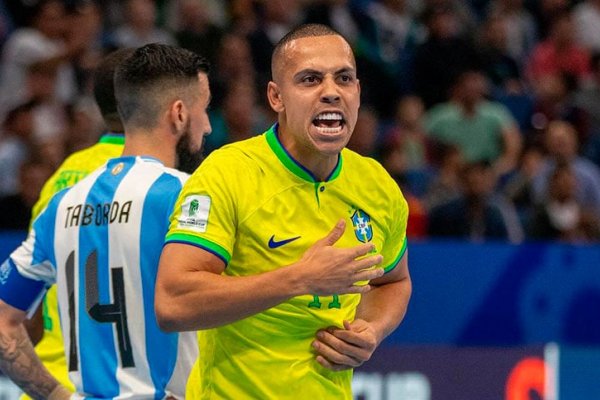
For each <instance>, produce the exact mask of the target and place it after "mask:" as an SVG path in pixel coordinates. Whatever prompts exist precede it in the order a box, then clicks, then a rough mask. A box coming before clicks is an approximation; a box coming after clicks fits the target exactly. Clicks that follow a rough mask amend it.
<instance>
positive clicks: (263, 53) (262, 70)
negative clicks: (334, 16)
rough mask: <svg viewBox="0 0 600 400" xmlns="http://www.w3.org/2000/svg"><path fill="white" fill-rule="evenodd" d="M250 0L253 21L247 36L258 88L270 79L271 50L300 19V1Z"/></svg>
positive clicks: (265, 84) (264, 85)
mask: <svg viewBox="0 0 600 400" xmlns="http://www.w3.org/2000/svg"><path fill="white" fill-rule="evenodd" d="M254 3H255V5H256V10H257V13H256V15H257V20H256V25H255V26H254V30H253V31H251V32H249V34H248V35H247V39H248V43H249V44H250V49H251V52H252V65H254V69H255V70H256V84H257V87H258V88H260V89H261V91H262V90H263V88H264V87H266V86H267V83H268V82H269V80H270V79H271V53H272V52H273V49H274V48H275V44H276V43H277V42H278V41H279V39H281V38H282V37H283V35H285V34H286V33H287V32H288V31H290V30H291V29H292V28H293V27H294V26H296V25H297V24H298V22H300V21H301V20H302V19H303V18H302V13H301V7H300V0H285V1H284V0H257V1H255V2H254ZM263 97H264V96H263Z"/></svg>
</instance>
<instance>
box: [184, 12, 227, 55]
mask: <svg viewBox="0 0 600 400" xmlns="http://www.w3.org/2000/svg"><path fill="white" fill-rule="evenodd" d="M176 7H177V16H178V18H177V24H176V26H175V39H176V40H177V44H178V45H179V46H181V47H183V48H184V49H188V50H191V51H193V52H194V53H197V54H202V55H203V56H204V57H206V58H207V59H208V61H209V62H210V63H211V65H214V63H215V60H216V57H217V51H218V49H219V46H220V43H221V38H222V37H223V34H224V32H223V29H221V28H220V27H219V26H218V25H217V24H214V23H213V22H212V21H211V20H210V19H209V15H208V11H207V9H206V8H207V6H206V4H204V3H203V2H201V1H200V0H181V1H178V2H177V3H176Z"/></svg>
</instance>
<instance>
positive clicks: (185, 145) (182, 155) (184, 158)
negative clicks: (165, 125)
mask: <svg viewBox="0 0 600 400" xmlns="http://www.w3.org/2000/svg"><path fill="white" fill-rule="evenodd" d="M176 151H177V169H178V170H180V171H183V172H187V173H188V174H191V173H193V172H194V171H195V170H196V168H198V167H199V166H200V163H201V162H202V160H203V159H204V156H203V151H204V140H202V144H201V145H200V149H199V150H198V151H192V150H191V134H190V124H189V121H188V124H187V126H186V127H185V131H184V134H183V135H182V136H181V139H179V143H177V149H176Z"/></svg>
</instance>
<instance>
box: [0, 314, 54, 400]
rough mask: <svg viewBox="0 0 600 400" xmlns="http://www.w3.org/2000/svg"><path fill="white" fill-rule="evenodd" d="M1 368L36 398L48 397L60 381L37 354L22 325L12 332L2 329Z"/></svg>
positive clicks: (0, 343) (0, 345)
mask: <svg viewBox="0 0 600 400" xmlns="http://www.w3.org/2000/svg"><path fill="white" fill-rule="evenodd" d="M0 369H1V370H2V372H4V374H5V375H7V376H8V377H9V378H10V379H11V380H12V381H13V382H14V383H16V384H17V385H18V386H19V387H20V388H21V389H22V390H24V391H25V392H26V393H27V394H29V395H30V396H31V397H32V398H34V399H46V398H48V395H49V394H50V393H51V392H52V391H53V390H54V389H55V388H56V386H57V385H58V382H57V381H56V380H55V379H54V378H53V377H52V376H51V375H50V374H49V373H48V371H47V370H46V368H45V367H44V366H43V365H42V363H41V362H40V360H39V358H38V356H37V355H36V354H35V351H34V349H33V345H32V344H31V341H30V340H29V337H28V336H27V332H26V331H25V328H24V327H23V326H22V325H21V326H20V327H19V328H18V330H14V331H12V332H2V331H0Z"/></svg>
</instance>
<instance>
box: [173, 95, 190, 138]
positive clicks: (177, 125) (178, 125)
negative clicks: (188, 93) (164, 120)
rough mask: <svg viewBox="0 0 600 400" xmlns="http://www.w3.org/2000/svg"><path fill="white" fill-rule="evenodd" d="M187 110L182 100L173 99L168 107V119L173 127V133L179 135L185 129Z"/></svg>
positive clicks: (187, 116)
mask: <svg viewBox="0 0 600 400" xmlns="http://www.w3.org/2000/svg"><path fill="white" fill-rule="evenodd" d="M188 118H189V112H188V109H187V107H186V106H185V104H184V103H183V101H181V100H175V101H174V102H173V103H172V104H171V107H170V108H169V120H170V122H171V124H172V126H173V128H174V131H175V132H174V133H176V134H177V135H179V134H180V133H181V132H183V131H184V130H185V126H186V124H187V120H188Z"/></svg>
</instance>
